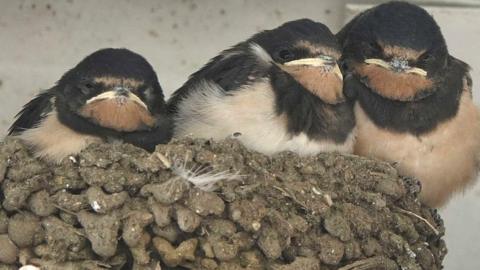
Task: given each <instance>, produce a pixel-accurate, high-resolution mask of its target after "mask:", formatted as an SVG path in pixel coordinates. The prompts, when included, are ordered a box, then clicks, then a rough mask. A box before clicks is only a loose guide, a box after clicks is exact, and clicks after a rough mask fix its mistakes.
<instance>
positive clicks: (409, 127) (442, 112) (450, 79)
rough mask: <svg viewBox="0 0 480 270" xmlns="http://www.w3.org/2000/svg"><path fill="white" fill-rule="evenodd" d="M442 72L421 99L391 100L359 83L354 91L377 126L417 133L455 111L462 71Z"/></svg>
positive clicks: (458, 98)
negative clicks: (427, 94) (439, 77)
mask: <svg viewBox="0 0 480 270" xmlns="http://www.w3.org/2000/svg"><path fill="white" fill-rule="evenodd" d="M445 74H446V76H445V77H444V78H442V79H437V80H436V81H435V83H434V85H433V87H434V89H432V91H431V92H430V93H431V94H430V95H429V96H426V97H424V98H421V99H417V100H412V101H398V100H391V99H387V98H385V97H382V96H381V95H379V94H377V93H376V92H375V91H373V90H372V89H370V88H368V87H366V86H365V85H362V86H361V89H358V91H357V93H358V96H357V100H358V103H359V105H360V106H361V108H362V109H363V110H364V111H365V113H366V114H367V115H368V117H369V118H370V119H371V120H372V121H373V122H374V123H375V124H376V125H377V126H379V127H381V128H385V129H389V130H393V131H396V132H408V133H411V134H414V135H416V136H420V135H422V134H426V133H428V132H430V131H432V130H434V129H435V128H436V127H437V126H438V125H439V124H441V123H443V122H445V121H448V120H449V119H451V118H452V117H454V116H455V115H456V114H457V111H458V107H459V102H460V97H461V94H462V91H463V76H464V75H465V72H463V73H461V72H459V71H452V72H446V73H445Z"/></svg>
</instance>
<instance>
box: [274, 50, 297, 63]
mask: <svg viewBox="0 0 480 270" xmlns="http://www.w3.org/2000/svg"><path fill="white" fill-rule="evenodd" d="M278 57H280V58H281V59H282V60H283V61H291V60H293V58H294V57H295V55H294V54H293V52H292V51H290V50H287V49H284V50H281V51H279V52H278Z"/></svg>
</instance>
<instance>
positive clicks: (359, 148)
mask: <svg viewBox="0 0 480 270" xmlns="http://www.w3.org/2000/svg"><path fill="white" fill-rule="evenodd" d="M337 36H338V38H339V42H340V43H341V46H342V47H343V63H344V66H345V67H346V68H347V69H348V72H349V73H351V74H352V75H353V76H351V77H350V76H349V78H350V79H349V80H346V82H345V92H346V93H353V94H354V95H356V99H357V101H356V104H355V108H354V111H355V116H356V121H357V140H356V144H355V153H356V154H359V155H363V156H369V157H374V158H378V159H382V160H386V161H389V162H396V163H398V169H399V171H400V173H402V174H404V175H408V176H413V177H416V178H418V179H419V180H420V182H421V184H422V191H421V195H420V196H421V199H422V201H423V202H424V203H426V204H427V205H429V206H431V207H439V206H442V205H444V204H445V203H446V202H447V201H448V199H449V198H450V197H451V195H452V194H453V193H454V192H457V191H462V190H464V189H465V188H466V187H467V186H468V184H470V183H472V182H473V180H474V179H475V178H476V177H477V172H478V164H479V153H480V140H479V139H480V119H479V112H478V109H477V107H476V106H475V105H474V103H473V100H472V81H471V78H470V75H469V66H468V65H467V64H465V63H464V62H462V61H460V60H458V59H456V58H454V57H453V56H451V55H449V53H448V49H447V45H446V42H445V39H444V38H443V35H442V32H441V30H440V27H439V26H438V25H437V23H436V22H435V20H434V19H433V18H432V17H431V16H430V15H429V14H428V13H427V12H426V11H425V10H424V9H422V8H420V7H418V6H416V5H413V4H409V3H406V2H389V3H386V4H382V5H379V6H377V7H374V8H372V9H370V10H367V11H365V12H364V13H362V14H360V15H358V16H357V17H356V18H354V19H353V20H352V21H351V22H350V23H349V24H347V25H346V26H345V28H344V29H343V30H341V31H340V32H339V33H338V34H337Z"/></svg>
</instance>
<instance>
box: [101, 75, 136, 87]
mask: <svg viewBox="0 0 480 270" xmlns="http://www.w3.org/2000/svg"><path fill="white" fill-rule="evenodd" d="M93 81H94V82H95V83H99V84H103V85H105V86H106V87H115V86H118V85H122V86H126V87H131V88H138V87H140V86H141V85H143V84H144V83H145V82H144V81H142V80H138V79H133V78H122V77H115V76H99V77H95V78H94V79H93Z"/></svg>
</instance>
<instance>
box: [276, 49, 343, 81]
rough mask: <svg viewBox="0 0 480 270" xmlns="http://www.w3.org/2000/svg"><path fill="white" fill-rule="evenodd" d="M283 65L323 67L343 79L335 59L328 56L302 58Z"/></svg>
mask: <svg viewBox="0 0 480 270" xmlns="http://www.w3.org/2000/svg"><path fill="white" fill-rule="evenodd" d="M284 65H285V66H310V67H320V68H324V69H325V70H326V71H329V72H333V73H334V74H335V75H337V77H338V78H339V79H340V80H342V81H343V75H342V71H341V70H340V67H339V66H338V64H337V62H336V61H335V59H333V58H332V57H330V56H326V55H321V56H319V57H315V58H303V59H297V60H293V61H290V62H286V63H284Z"/></svg>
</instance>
